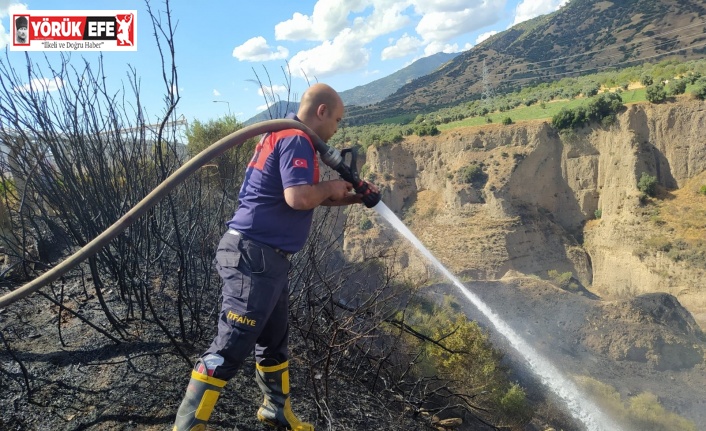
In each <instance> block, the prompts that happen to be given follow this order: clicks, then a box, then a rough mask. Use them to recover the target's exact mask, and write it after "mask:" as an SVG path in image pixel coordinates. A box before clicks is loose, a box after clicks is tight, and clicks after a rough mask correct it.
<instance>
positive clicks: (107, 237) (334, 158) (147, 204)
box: [0, 120, 380, 308]
mask: <svg viewBox="0 0 706 431" xmlns="http://www.w3.org/2000/svg"><path fill="white" fill-rule="evenodd" d="M284 129H298V130H301V131H303V132H304V133H306V134H307V135H309V137H310V138H311V140H312V142H313V144H314V148H316V150H317V151H318V152H319V154H320V155H321V161H322V162H324V163H325V164H326V165H328V166H330V167H331V168H333V169H334V170H336V171H337V172H338V173H339V174H340V175H341V178H343V179H344V180H346V181H348V182H349V183H351V184H353V188H354V190H355V191H356V193H358V194H361V195H362V200H363V203H364V204H365V206H366V207H368V208H372V207H373V206H375V205H376V204H377V203H378V202H380V195H379V194H378V193H375V192H373V191H372V190H371V189H370V188H369V187H368V183H366V182H365V181H363V180H361V179H360V178H359V177H358V171H357V169H356V166H355V162H356V154H355V151H354V150H352V149H345V150H342V151H339V150H337V149H335V148H333V147H329V146H328V145H327V144H326V143H325V142H324V141H322V140H321V138H319V137H318V136H317V135H316V134H315V133H314V132H313V131H312V130H311V129H310V128H309V127H307V126H306V125H305V124H303V123H300V122H299V121H295V120H269V121H263V122H261V123H257V124H253V125H251V126H247V127H244V128H242V129H240V130H238V131H236V132H233V133H231V134H230V135H228V136H226V137H224V138H222V139H220V140H219V141H217V142H215V143H214V144H212V145H211V146H209V147H208V148H206V149H205V150H203V151H201V152H200V153H199V154H197V155H196V156H194V157H193V158H191V159H190V160H189V161H188V162H186V163H185V164H184V165H182V166H181V167H180V168H179V169H177V170H176V171H175V172H174V173H173V174H171V175H170V176H169V177H167V179H165V180H164V181H163V182H162V183H161V184H160V185H158V186H157V187H156V188H155V189H154V190H152V192H150V193H149V194H148V195H147V196H145V197H144V198H143V199H142V200H141V201H140V202H138V203H137V205H135V206H134V207H132V209H130V211H128V212H127V213H125V215H123V216H122V217H120V218H119V219H118V220H117V221H116V222H115V223H113V224H112V225H111V226H110V227H108V229H106V230H105V231H103V233H101V234H100V235H98V236H97V237H95V238H94V239H93V240H92V241H91V242H89V243H88V244H86V245H85V246H83V247H82V248H81V249H80V250H78V251H76V252H75V253H74V254H72V255H71V256H69V257H68V258H66V259H65V260H64V261H62V262H61V263H59V264H58V265H57V266H55V267H54V268H52V269H50V270H49V271H47V272H45V273H44V274H42V275H41V276H39V277H37V278H35V279H34V280H32V281H30V282H28V283H26V284H24V285H23V286H22V287H19V288H17V289H15V290H13V291H12V292H10V293H7V294H5V295H4V296H2V297H0V308H3V307H6V306H8V305H10V304H12V303H14V302H16V301H19V300H20V299H22V298H25V297H27V296H28V295H30V294H32V293H34V292H36V291H37V290H39V289H41V288H42V287H44V286H46V285H47V284H49V283H52V282H54V281H56V280H57V279H58V278H59V277H61V276H62V275H64V274H65V273H66V272H67V271H69V270H70V269H72V268H74V267H75V266H76V265H78V264H79V263H81V262H83V261H84V260H86V259H88V258H89V257H91V256H93V255H94V254H96V253H98V252H99V251H100V250H101V249H102V248H103V247H105V246H106V245H107V244H108V243H109V242H110V241H111V240H113V239H114V238H115V237H117V236H118V235H119V234H120V233H122V232H123V231H124V230H125V229H127V228H128V226H130V225H131V224H133V223H134V222H135V221H137V219H139V218H140V217H141V216H142V215H144V214H145V213H146V212H147V211H148V210H149V209H150V208H152V207H153V206H155V205H156V204H157V202H159V201H160V200H162V199H163V198H164V197H165V196H166V195H167V194H168V193H169V192H171V191H172V190H173V189H174V187H176V186H177V185H178V184H180V183H182V182H183V181H184V180H185V179H186V178H187V177H189V176H190V175H191V174H193V173H194V172H196V171H197V170H198V169H200V168H201V167H202V166H203V165H205V164H206V163H208V162H209V161H211V160H213V159H214V158H216V157H218V156H220V155H221V154H223V153H224V152H226V151H227V150H229V149H231V148H234V147H236V146H240V145H242V144H243V143H244V142H245V141H247V140H248V139H250V138H254V137H256V136H258V135H262V134H264V133H272V132H277V131H279V130H284ZM348 154H350V155H351V161H350V163H349V164H348V165H346V163H345V160H344V159H345V157H346V156H347V155H348Z"/></svg>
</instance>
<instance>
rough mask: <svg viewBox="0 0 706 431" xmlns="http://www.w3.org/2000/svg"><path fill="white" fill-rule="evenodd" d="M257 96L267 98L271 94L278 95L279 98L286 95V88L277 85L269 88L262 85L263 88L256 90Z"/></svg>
mask: <svg viewBox="0 0 706 431" xmlns="http://www.w3.org/2000/svg"><path fill="white" fill-rule="evenodd" d="M263 90H264V92H263ZM257 94H259V95H260V96H265V95H266V96H267V97H271V96H272V95H273V94H275V95H279V96H286V95H287V87H285V86H284V85H277V84H275V85H273V86H271V87H269V86H267V85H264V86H262V87H260V88H258V89H257Z"/></svg>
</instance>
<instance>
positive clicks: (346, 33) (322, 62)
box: [289, 29, 370, 79]
mask: <svg viewBox="0 0 706 431" xmlns="http://www.w3.org/2000/svg"><path fill="white" fill-rule="evenodd" d="M369 60H370V53H369V51H368V50H367V49H366V48H365V46H364V44H363V43H362V41H361V40H360V39H359V38H358V35H357V34H355V33H354V32H353V31H352V30H351V29H344V30H343V31H342V32H341V33H340V34H339V35H338V36H336V37H335V38H334V39H333V40H332V41H325V42H324V43H322V44H321V45H319V46H317V47H315V48H312V49H310V50H307V51H300V52H298V53H296V54H295V55H294V56H293V57H292V58H291V59H290V60H289V67H290V69H291V71H292V75H294V76H298V77H308V78H309V79H313V78H315V77H316V78H320V77H324V76H330V75H333V74H336V73H342V72H352V71H354V70H359V69H362V68H364V67H366V66H367V65H368V61H369Z"/></svg>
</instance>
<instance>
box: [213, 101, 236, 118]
mask: <svg viewBox="0 0 706 431" xmlns="http://www.w3.org/2000/svg"><path fill="white" fill-rule="evenodd" d="M213 103H225V104H226V105H228V116H229V117H232V114H231V113H230V103H229V102H228V101H227V100H214V101H213Z"/></svg>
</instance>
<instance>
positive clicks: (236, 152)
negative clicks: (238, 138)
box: [186, 115, 257, 199]
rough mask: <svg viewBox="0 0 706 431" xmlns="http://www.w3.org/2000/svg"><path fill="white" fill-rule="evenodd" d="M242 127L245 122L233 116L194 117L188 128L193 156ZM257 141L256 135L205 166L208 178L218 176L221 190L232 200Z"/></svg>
mask: <svg viewBox="0 0 706 431" xmlns="http://www.w3.org/2000/svg"><path fill="white" fill-rule="evenodd" d="M242 128H243V125H242V124H241V123H239V122H238V120H236V118H235V116H232V115H227V116H225V117H223V118H219V119H216V120H210V121H208V122H205V123H202V122H201V121H199V120H194V122H193V123H191V125H190V126H189V127H188V129H187V131H186V138H187V140H188V150H189V155H190V156H192V157H193V156H195V155H196V154H198V153H200V152H201V151H203V150H204V149H206V148H208V147H209V146H210V145H211V144H213V143H215V142H216V141H218V140H220V139H221V138H224V137H226V136H228V135H230V134H231V133H233V132H237V131H238V130H240V129H242ZM256 144H257V142H256V140H255V139H254V138H253V139H249V140H248V141H246V142H245V143H244V144H243V145H241V146H239V147H236V148H231V149H230V150H228V151H226V152H225V153H224V154H223V155H221V156H219V157H217V158H216V159H215V160H214V161H213V162H212V163H211V164H209V165H207V166H204V169H203V172H204V174H205V175H206V177H207V178H209V177H210V178H214V179H215V181H217V184H218V187H219V188H220V189H221V191H223V192H224V193H225V194H226V195H227V196H228V197H229V198H231V199H235V198H236V197H237V196H238V191H239V190H240V184H241V182H242V179H243V173H244V169H245V167H246V166H247V161H248V159H249V158H250V156H251V155H252V152H253V149H254V148H255V145H256Z"/></svg>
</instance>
